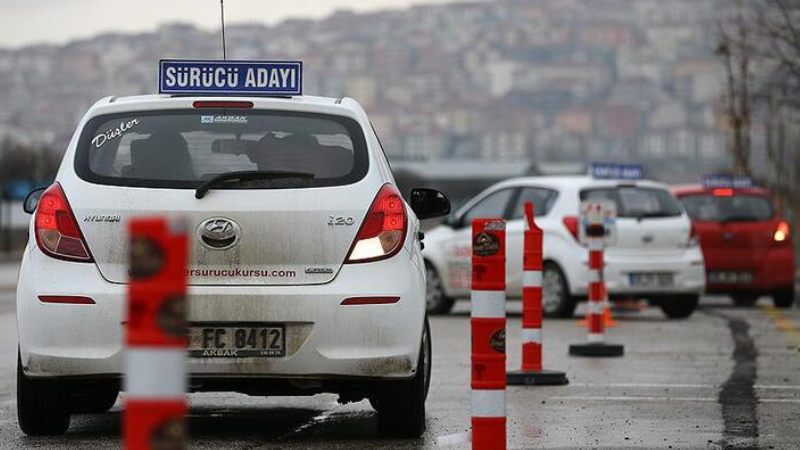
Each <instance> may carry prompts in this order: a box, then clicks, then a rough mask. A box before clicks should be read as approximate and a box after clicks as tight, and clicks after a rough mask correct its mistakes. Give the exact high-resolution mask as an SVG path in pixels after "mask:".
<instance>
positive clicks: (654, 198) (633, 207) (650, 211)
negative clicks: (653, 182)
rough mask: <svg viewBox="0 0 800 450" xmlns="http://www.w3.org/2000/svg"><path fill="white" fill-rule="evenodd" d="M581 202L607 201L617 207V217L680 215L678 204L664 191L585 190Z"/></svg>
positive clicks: (620, 188)
mask: <svg viewBox="0 0 800 450" xmlns="http://www.w3.org/2000/svg"><path fill="white" fill-rule="evenodd" d="M581 200H609V201H612V202H614V203H615V204H616V206H617V217H635V218H648V217H652V218H656V217H675V216H680V215H681V209H680V207H679V206H678V203H677V202H676V201H675V199H674V198H673V197H672V194H670V193H669V192H667V191H666V190H664V189H657V188H642V187H629V186H620V187H614V188H596V189H585V190H583V191H581Z"/></svg>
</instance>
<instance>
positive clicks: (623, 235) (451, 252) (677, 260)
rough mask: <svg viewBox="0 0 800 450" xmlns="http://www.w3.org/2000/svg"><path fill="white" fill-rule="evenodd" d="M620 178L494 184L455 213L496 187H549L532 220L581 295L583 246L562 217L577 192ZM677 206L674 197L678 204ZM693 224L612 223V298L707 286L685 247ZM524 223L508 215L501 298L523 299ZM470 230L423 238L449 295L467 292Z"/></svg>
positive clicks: (699, 262)
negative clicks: (639, 275)
mask: <svg viewBox="0 0 800 450" xmlns="http://www.w3.org/2000/svg"><path fill="white" fill-rule="evenodd" d="M620 183H622V182H619V181H608V180H595V179H593V178H590V177H586V176H577V177H576V176H573V177H529V178H518V179H512V180H508V181H504V182H501V183H498V184H496V185H494V186H491V187H490V188H488V189H486V190H485V191H484V192H482V193H480V194H478V195H477V196H476V197H475V198H473V199H472V200H470V201H469V202H468V203H467V204H466V205H464V207H463V208H462V209H461V210H459V212H458V213H457V215H460V214H463V213H464V212H466V211H468V210H469V209H470V208H471V207H472V206H473V205H476V204H477V203H479V202H480V201H481V200H483V199H484V198H486V197H487V196H489V195H491V194H492V193H494V192H497V191H499V190H502V189H509V188H520V187H533V188H545V189H551V190H554V191H556V192H557V193H558V197H557V198H556V199H555V201H554V203H553V206H552V207H551V209H550V210H549V211H548V213H547V214H546V215H545V216H542V217H536V224H537V225H538V226H539V227H540V228H541V229H542V230H543V234H544V244H543V246H544V248H543V253H544V260H545V261H551V262H554V263H556V264H558V266H559V267H560V268H561V270H562V271H563V272H564V274H565V276H566V279H567V283H568V288H569V292H570V293H571V294H572V295H576V296H586V295H587V292H588V284H589V278H588V277H589V273H588V250H587V249H586V247H584V246H583V245H581V244H580V243H578V242H577V241H576V240H575V238H574V237H573V236H572V234H571V233H570V232H569V231H568V230H567V228H566V227H565V226H564V223H563V218H564V217H566V216H578V214H579V209H580V199H579V193H580V191H581V190H583V189H587V188H602V187H614V186H617V185H619V184H620ZM636 185H637V186H640V187H652V188H658V189H664V190H668V189H667V187H666V186H665V185H663V184H660V183H655V182H651V181H637V182H636ZM676 203H677V202H676ZM690 227H691V223H690V221H689V218H688V216H687V215H686V213H685V212H683V211H682V213H681V216H680V217H671V218H651V219H644V220H643V221H642V223H637V219H631V218H619V219H618V220H617V235H618V239H617V242H616V243H614V244H612V245H611V246H610V247H609V248H607V249H606V250H605V262H606V268H605V281H606V286H607V288H608V292H609V294H611V295H617V294H618V295H626V294H631V295H636V294H641V293H649V294H665V295H669V294H700V293H702V292H703V290H704V289H705V271H704V265H703V255H702V252H701V251H700V247H699V246H692V247H687V246H685V245H684V244H685V243H686V242H687V241H688V237H689V233H690ZM524 231H525V223H524V221H523V220H522V219H517V220H509V221H508V222H507V226H506V242H507V254H506V280H507V285H506V289H507V291H506V295H507V297H508V298H515V299H518V298H521V296H522V246H523V237H524ZM645 234H647V235H650V236H651V237H652V238H653V242H652V244H651V245H646V244H644V243H643V242H642V238H643V237H644V235H645ZM470 246H471V229H470V226H468V225H467V226H464V227H462V228H460V229H457V230H454V229H453V228H451V227H449V226H448V225H440V226H438V227H436V228H435V229H433V230H431V231H429V232H428V233H427V235H426V239H425V250H424V251H423V255H424V257H425V260H426V261H427V262H428V263H429V264H432V265H433V266H434V268H435V269H436V270H437V271H438V272H439V274H440V275H441V278H442V282H443V288H444V290H445V293H446V294H447V295H448V296H450V297H454V298H465V297H469V294H470V285H469V282H470V277H471V273H470V270H471V269H470V267H471V266H470V264H471V262H470V258H471V247H470ZM631 272H670V273H673V274H674V286H672V287H668V288H667V287H665V288H661V287H658V288H648V289H642V288H639V287H636V286H631V284H630V280H629V276H628V275H629V274H630V273H631Z"/></svg>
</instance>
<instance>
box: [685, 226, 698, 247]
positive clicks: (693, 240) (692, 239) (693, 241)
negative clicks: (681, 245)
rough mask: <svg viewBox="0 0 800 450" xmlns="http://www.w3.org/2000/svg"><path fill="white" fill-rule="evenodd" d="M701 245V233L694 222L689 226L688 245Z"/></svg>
mask: <svg viewBox="0 0 800 450" xmlns="http://www.w3.org/2000/svg"><path fill="white" fill-rule="evenodd" d="M698 245H700V233H698V232H697V227H696V226H694V224H692V225H691V227H689V241H688V242H687V245H686V246H687V247H697V246H698Z"/></svg>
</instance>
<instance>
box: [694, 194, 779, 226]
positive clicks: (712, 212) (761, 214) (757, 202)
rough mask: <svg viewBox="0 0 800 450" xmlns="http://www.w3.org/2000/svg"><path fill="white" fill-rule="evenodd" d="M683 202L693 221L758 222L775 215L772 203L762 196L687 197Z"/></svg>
mask: <svg viewBox="0 0 800 450" xmlns="http://www.w3.org/2000/svg"><path fill="white" fill-rule="evenodd" d="M681 202H682V203H683V206H684V207H685V208H686V212H687V213H689V216H690V217H691V218H692V219H693V220H698V221H703V222H725V221H731V222H758V221H764V220H770V219H772V217H773V216H774V215H775V211H774V210H773V209H772V203H771V202H770V201H769V199H768V198H766V197H762V196H760V195H734V196H714V195H707V194H703V195H687V196H684V197H681Z"/></svg>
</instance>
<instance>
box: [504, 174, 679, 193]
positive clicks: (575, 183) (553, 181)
mask: <svg viewBox="0 0 800 450" xmlns="http://www.w3.org/2000/svg"><path fill="white" fill-rule="evenodd" d="M620 185H635V186H640V187H649V188H660V189H669V187H668V186H667V185H666V184H664V183H659V182H657V181H652V180H602V179H596V178H593V177H591V176H589V175H567V176H541V177H519V178H512V179H509V180H505V181H502V182H500V183H498V184H496V185H494V186H493V187H494V188H497V189H502V188H507V187H518V186H532V187H545V188H550V189H555V190H558V191H563V190H568V189H575V190H579V189H585V188H592V187H597V188H603V187H617V186H620Z"/></svg>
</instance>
